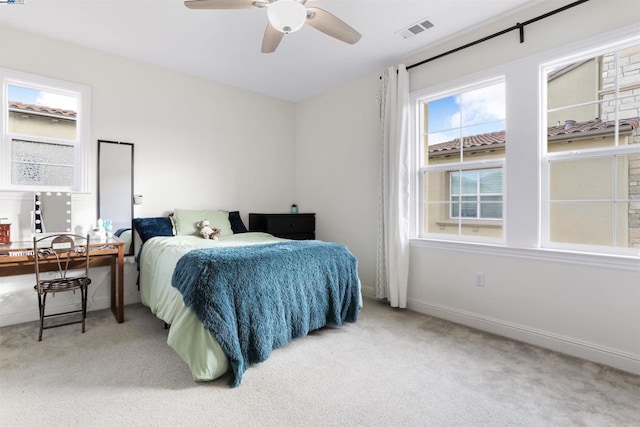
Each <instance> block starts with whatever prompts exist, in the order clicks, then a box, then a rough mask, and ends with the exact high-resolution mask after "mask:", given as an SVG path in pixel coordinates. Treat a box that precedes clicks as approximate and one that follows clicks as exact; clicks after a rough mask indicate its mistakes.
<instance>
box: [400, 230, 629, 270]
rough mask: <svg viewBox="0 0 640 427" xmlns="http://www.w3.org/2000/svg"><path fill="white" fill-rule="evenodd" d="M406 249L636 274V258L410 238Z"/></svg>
mask: <svg viewBox="0 0 640 427" xmlns="http://www.w3.org/2000/svg"><path fill="white" fill-rule="evenodd" d="M410 246H412V247H417V248H431V249H444V250H453V251H460V252H472V253H481V254H483V255H497V256H506V257H513V258H524V259H530V260H537V261H548V262H561V263H568V264H574V265H586V266H593V267H603V268H614V269H618V270H627V271H634V272H640V262H639V261H640V254H638V255H637V256H633V255H615V254H601V253H589V252H577V251H568V250H561V249H548V248H514V247H508V246H504V245H500V244H491V243H478V242H459V241H452V240H439V239H431V238H413V239H411V240H410Z"/></svg>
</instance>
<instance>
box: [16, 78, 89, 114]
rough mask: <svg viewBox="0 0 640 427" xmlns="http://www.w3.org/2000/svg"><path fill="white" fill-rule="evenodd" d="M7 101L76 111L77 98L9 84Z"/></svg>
mask: <svg viewBox="0 0 640 427" xmlns="http://www.w3.org/2000/svg"><path fill="white" fill-rule="evenodd" d="M8 95H9V101H13V102H22V103H24V104H33V105H39V106H41V107H51V108H60V109H63V110H71V111H76V112H77V111H78V98H77V97H75V96H68V95H62V94H58V93H53V92H46V91H41V90H37V89H33V88H28V87H23V86H14V85H9V88H8Z"/></svg>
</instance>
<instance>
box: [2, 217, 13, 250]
mask: <svg viewBox="0 0 640 427" xmlns="http://www.w3.org/2000/svg"><path fill="white" fill-rule="evenodd" d="M8 220H9V218H0V244H3V243H11V224H9V223H8V222H7V221H8Z"/></svg>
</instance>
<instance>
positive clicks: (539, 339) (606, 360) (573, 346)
mask: <svg viewBox="0 0 640 427" xmlns="http://www.w3.org/2000/svg"><path fill="white" fill-rule="evenodd" d="M407 308H408V309H409V310H412V311H417V312H419V313H423V314H428V315H431V316H434V317H439V318H442V319H446V320H449V321H452V322H455V323H460V324H462V325H465V326H469V327H472V328H475V329H480V330H482V331H486V332H490V333H494V334H496V335H501V336H504V337H507V338H511V339H514V340H517V341H522V342H526V343H528V344H532V345H536V346H538V347H543V348H546V349H549V350H553V351H557V352H559V353H563V354H567V355H570V356H574V357H578V358H580V359H584V360H588V361H591V362H596V363H600V364H603V365H607V366H611V367H613V368H616V369H620V370H623V371H627V372H631V373H633V374H636V375H640V356H638V355H635V354H631V353H626V352H622V351H619V350H616V349H613V348H609V347H605V346H601V345H597V344H593V343H590V342H586V341H581V340H577V339H574V338H571V337H567V336H563V335H558V334H554V333H551V332H547V331H543V330H540V329H535V328H530V327H528V326H524V325H520V324H516V323H511V322H506V321H504V320H500V319H496V318H492V317H488V316H484V315H480V314H477V313H472V312H468V311H464V310H459V309H457V308H453V307H447V306H443V305H439V304H433V303H430V302H426V301H420V300H416V299H410V300H408V301H407Z"/></svg>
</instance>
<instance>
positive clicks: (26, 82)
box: [0, 69, 89, 191]
mask: <svg viewBox="0 0 640 427" xmlns="http://www.w3.org/2000/svg"><path fill="white" fill-rule="evenodd" d="M0 75H1V76H2V86H3V92H2V93H3V96H2V106H3V108H2V134H3V135H2V136H3V138H2V163H1V164H2V176H1V177H0V188H1V189H3V190H23V191H33V190H58V191H86V187H87V185H86V181H87V179H86V175H87V174H86V170H87V157H88V156H87V154H88V147H87V144H88V142H89V138H88V136H87V135H88V132H89V129H88V116H89V114H88V107H87V106H88V105H89V103H88V94H89V91H88V89H87V88H85V87H83V86H79V85H75V84H72V83H67V82H61V81H57V80H51V79H45V78H41V77H38V76H32V75H27V74H23V73H17V72H13V71H9V70H4V69H3V70H0Z"/></svg>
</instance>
